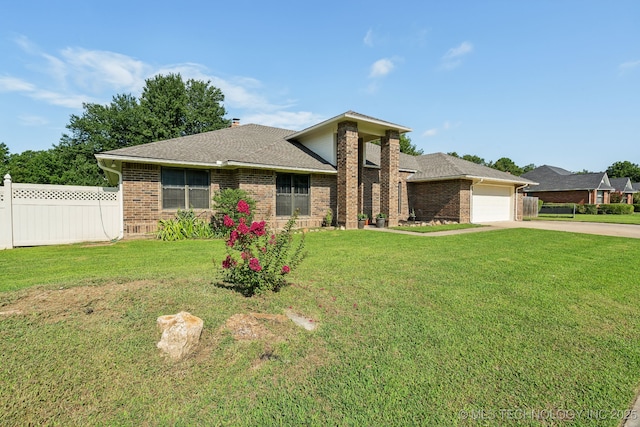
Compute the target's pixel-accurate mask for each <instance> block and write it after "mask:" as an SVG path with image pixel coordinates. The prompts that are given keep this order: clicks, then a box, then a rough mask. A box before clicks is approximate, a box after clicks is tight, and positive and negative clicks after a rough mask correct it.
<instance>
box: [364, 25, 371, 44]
mask: <svg viewBox="0 0 640 427" xmlns="http://www.w3.org/2000/svg"><path fill="white" fill-rule="evenodd" d="M363 42H364V44H365V45H367V46H369V47H372V46H373V30H372V29H369V31H367V34H365V36H364V40H363Z"/></svg>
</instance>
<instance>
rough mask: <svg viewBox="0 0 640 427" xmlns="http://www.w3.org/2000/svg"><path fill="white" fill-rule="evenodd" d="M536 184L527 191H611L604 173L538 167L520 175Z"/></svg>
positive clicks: (546, 166)
mask: <svg viewBox="0 0 640 427" xmlns="http://www.w3.org/2000/svg"><path fill="white" fill-rule="evenodd" d="M522 176H523V177H524V178H528V179H533V180H535V181H537V182H538V185H537V186H535V187H530V188H528V189H527V191H529V192H537V191H570V190H613V187H612V186H611V185H610V183H609V177H608V176H607V174H606V172H592V173H571V172H568V171H567V170H565V169H562V168H558V167H555V166H548V165H544V166H540V167H537V168H535V169H533V170H532V171H529V172H527V173H525V174H523V175H522Z"/></svg>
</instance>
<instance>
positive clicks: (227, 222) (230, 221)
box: [224, 215, 236, 228]
mask: <svg viewBox="0 0 640 427" xmlns="http://www.w3.org/2000/svg"><path fill="white" fill-rule="evenodd" d="M234 225H236V223H235V222H234V221H233V218H231V217H230V216H229V215H225V216H224V226H225V227H229V228H231V227H233V226H234Z"/></svg>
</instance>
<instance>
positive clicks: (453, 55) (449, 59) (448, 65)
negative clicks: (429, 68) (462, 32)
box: [441, 41, 473, 70]
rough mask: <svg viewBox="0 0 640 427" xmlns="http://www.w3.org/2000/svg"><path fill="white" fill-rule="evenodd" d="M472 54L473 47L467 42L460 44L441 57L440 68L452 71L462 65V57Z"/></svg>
mask: <svg viewBox="0 0 640 427" xmlns="http://www.w3.org/2000/svg"><path fill="white" fill-rule="evenodd" d="M471 52H473V45H472V44H471V43H469V42H467V41H465V42H462V43H461V44H460V46H456V47H452V48H451V49H449V50H448V51H447V53H445V54H444V56H443V57H442V62H441V67H442V68H444V69H446V70H452V69H454V68H456V67H458V66H459V65H460V64H462V57H463V56H465V55H468V54H469V53H471Z"/></svg>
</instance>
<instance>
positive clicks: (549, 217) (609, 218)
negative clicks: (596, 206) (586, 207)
mask: <svg viewBox="0 0 640 427" xmlns="http://www.w3.org/2000/svg"><path fill="white" fill-rule="evenodd" d="M526 220H531V221H536V220H538V221H575V222H604V223H610V224H638V225H640V214H639V213H634V214H632V215H587V214H576V215H575V217H574V218H572V217H571V216H570V215H554V214H540V215H538V216H537V217H535V218H526Z"/></svg>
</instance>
